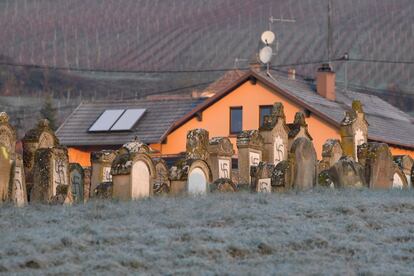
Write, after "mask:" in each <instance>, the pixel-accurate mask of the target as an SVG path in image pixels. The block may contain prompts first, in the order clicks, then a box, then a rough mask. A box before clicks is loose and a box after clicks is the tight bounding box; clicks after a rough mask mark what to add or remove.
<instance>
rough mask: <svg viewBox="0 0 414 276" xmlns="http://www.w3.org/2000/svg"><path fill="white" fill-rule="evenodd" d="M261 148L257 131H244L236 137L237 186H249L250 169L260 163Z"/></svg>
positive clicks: (261, 143) (262, 142)
mask: <svg viewBox="0 0 414 276" xmlns="http://www.w3.org/2000/svg"><path fill="white" fill-rule="evenodd" d="M263 146H264V140H263V137H262V136H261V135H260V133H259V131H257V130H244V131H242V132H241V133H240V134H239V135H238V136H237V148H238V152H239V153H238V155H239V156H238V163H239V185H250V168H251V167H252V166H257V165H258V164H259V162H260V161H262V152H263Z"/></svg>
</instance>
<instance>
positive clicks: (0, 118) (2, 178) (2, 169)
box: [0, 112, 16, 202]
mask: <svg viewBox="0 0 414 276" xmlns="http://www.w3.org/2000/svg"><path fill="white" fill-rule="evenodd" d="M15 148H16V132H15V130H14V128H13V127H12V126H11V125H10V124H9V116H8V115H7V114H6V113H5V112H1V113H0V202H2V201H6V200H8V199H9V195H10V194H9V190H10V183H12V182H13V176H12V167H13V163H14V157H15Z"/></svg>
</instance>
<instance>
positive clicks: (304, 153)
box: [289, 137, 317, 190]
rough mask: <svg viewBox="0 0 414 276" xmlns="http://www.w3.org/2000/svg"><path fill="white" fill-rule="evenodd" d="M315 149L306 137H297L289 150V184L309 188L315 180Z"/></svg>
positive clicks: (294, 186) (302, 188)
mask: <svg viewBox="0 0 414 276" xmlns="http://www.w3.org/2000/svg"><path fill="white" fill-rule="evenodd" d="M316 161H317V159H316V151H315V148H314V147H313V144H312V142H311V141H310V140H309V139H308V138H304V137H300V138H297V139H296V140H295V141H294V142H293V144H292V147H291V149H290V152H289V169H290V176H291V184H292V185H291V186H292V187H293V188H296V189H301V190H305V189H310V188H312V187H313V186H314V185H315V182H316V165H317V164H316Z"/></svg>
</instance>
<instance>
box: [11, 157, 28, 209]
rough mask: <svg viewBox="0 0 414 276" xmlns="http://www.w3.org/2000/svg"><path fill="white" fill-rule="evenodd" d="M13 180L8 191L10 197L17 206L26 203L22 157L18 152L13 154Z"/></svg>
mask: <svg viewBox="0 0 414 276" xmlns="http://www.w3.org/2000/svg"><path fill="white" fill-rule="evenodd" d="M13 167H14V172H13V182H12V187H11V191H10V194H11V195H10V199H11V201H12V202H13V203H14V205H15V206H17V207H22V206H24V205H26V204H27V191H26V180H25V176H24V165H23V157H22V156H21V155H20V154H16V155H15V161H14V166H13Z"/></svg>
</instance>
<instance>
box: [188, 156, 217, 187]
mask: <svg viewBox="0 0 414 276" xmlns="http://www.w3.org/2000/svg"><path fill="white" fill-rule="evenodd" d="M189 163H190V164H191V165H190V167H189V169H188V179H187V192H188V193H189V194H205V193H207V192H208V191H209V190H210V188H209V187H210V186H209V185H210V183H211V182H212V175H211V171H210V168H209V166H208V165H207V163H206V162H205V161H203V160H190V161H189Z"/></svg>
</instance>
